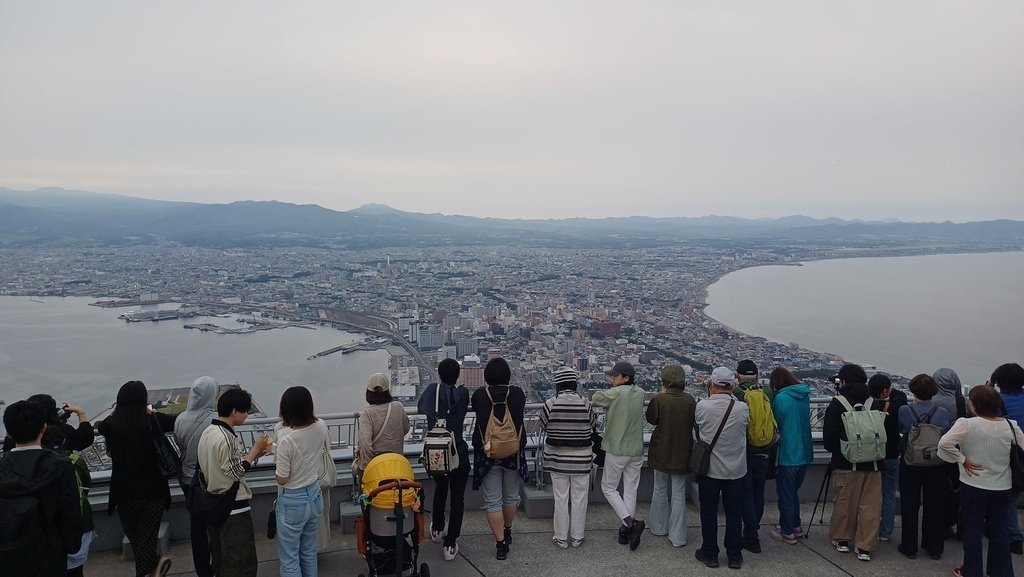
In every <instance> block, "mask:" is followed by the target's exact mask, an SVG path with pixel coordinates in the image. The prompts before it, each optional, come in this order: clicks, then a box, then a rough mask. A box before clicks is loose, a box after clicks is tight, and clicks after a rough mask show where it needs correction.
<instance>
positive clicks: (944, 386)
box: [932, 367, 971, 538]
mask: <svg viewBox="0 0 1024 577" xmlns="http://www.w3.org/2000/svg"><path fill="white" fill-rule="evenodd" d="M932 378H933V379H935V384H937V385H939V392H938V393H936V394H935V396H934V397H932V403H933V404H934V405H935V406H937V407H942V408H943V409H946V412H948V413H949V415H950V417H951V419H950V422H951V423H953V422H955V421H956V420H957V419H960V418H963V417H969V416H971V413H970V410H968V408H967V400H966V399H964V388H963V385H961V384H960V376H959V375H957V374H956V371H954V370H953V369H947V368H945V367H943V368H941V369H939V370H937V371H935V373H934V374H933V375H932ZM946 473H947V474H948V477H949V486H950V492H949V501H948V503H949V504H948V505H947V507H946V531H945V533H946V535H945V536H946V537H947V538H948V537H952V536H954V535H956V536H957V538H960V535H961V534H962V533H963V523H962V522H961V521H960V520H961V518H962V514H961V511H960V466H959V465H957V464H956V463H948V464H946ZM954 525H955V526H956V527H957V529H956V531H953V526H954Z"/></svg>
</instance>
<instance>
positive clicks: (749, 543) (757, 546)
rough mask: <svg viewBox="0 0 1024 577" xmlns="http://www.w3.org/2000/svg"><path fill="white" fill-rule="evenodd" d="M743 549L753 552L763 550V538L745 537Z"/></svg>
mask: <svg viewBox="0 0 1024 577" xmlns="http://www.w3.org/2000/svg"><path fill="white" fill-rule="evenodd" d="M742 548H743V549H746V550H747V551H750V552H751V553H760V552H761V540H760V539H758V538H757V537H744V538H743V547H742Z"/></svg>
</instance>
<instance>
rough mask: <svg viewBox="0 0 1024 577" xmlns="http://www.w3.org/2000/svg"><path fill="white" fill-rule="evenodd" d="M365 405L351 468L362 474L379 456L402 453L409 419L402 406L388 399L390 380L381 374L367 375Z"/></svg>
mask: <svg viewBox="0 0 1024 577" xmlns="http://www.w3.org/2000/svg"><path fill="white" fill-rule="evenodd" d="M366 402H367V403H369V404H370V406H369V407H366V408H365V409H363V410H362V412H361V413H359V439H358V441H356V457H355V459H354V465H355V467H356V469H358V470H359V471H365V470H366V465H368V464H369V463H370V460H371V459H373V458H374V457H376V456H377V455H380V454H381V453H398V454H400V455H401V454H403V453H404V452H405V435H406V434H408V433H409V428H410V426H409V416H408V415H407V414H406V413H405V407H404V406H403V405H402V403H400V402H398V401H396V400H394V399H393V398H392V397H391V380H390V379H388V377H387V376H385V375H384V374H382V373H374V374H372V375H370V378H369V380H368V381H367V383H366Z"/></svg>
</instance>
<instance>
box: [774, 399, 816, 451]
mask: <svg viewBox="0 0 1024 577" xmlns="http://www.w3.org/2000/svg"><path fill="white" fill-rule="evenodd" d="M772 413H773V414H774V415H775V422H776V423H777V424H778V426H779V434H781V435H782V438H781V439H780V440H779V466H780V467H802V466H804V465H810V464H811V463H812V462H813V461H814V448H813V446H812V444H811V387H810V386H809V385H806V384H804V383H796V384H794V385H789V386H788V387H785V388H783V389H781V390H779V391H778V392H777V393H775V400H774V401H773V402H772Z"/></svg>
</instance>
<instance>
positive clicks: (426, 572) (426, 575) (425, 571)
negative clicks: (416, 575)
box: [420, 563, 430, 577]
mask: <svg viewBox="0 0 1024 577" xmlns="http://www.w3.org/2000/svg"><path fill="white" fill-rule="evenodd" d="M420 577H430V567H429V566H428V565H427V564H426V563H421V564H420Z"/></svg>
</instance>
